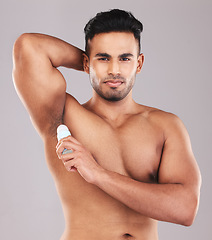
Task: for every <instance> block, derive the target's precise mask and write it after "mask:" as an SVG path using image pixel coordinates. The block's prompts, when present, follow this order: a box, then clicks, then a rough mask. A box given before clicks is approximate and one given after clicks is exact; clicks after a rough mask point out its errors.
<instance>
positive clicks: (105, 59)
mask: <svg viewBox="0 0 212 240" xmlns="http://www.w3.org/2000/svg"><path fill="white" fill-rule="evenodd" d="M98 61H105V62H106V61H109V58H106V57H101V58H98Z"/></svg>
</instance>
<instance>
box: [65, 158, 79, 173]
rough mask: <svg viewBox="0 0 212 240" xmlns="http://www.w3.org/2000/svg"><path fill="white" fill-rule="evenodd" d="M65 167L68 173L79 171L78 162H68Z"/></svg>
mask: <svg viewBox="0 0 212 240" xmlns="http://www.w3.org/2000/svg"><path fill="white" fill-rule="evenodd" d="M64 166H65V168H66V169H67V171H71V170H73V169H77V167H76V160H71V161H68V162H64Z"/></svg>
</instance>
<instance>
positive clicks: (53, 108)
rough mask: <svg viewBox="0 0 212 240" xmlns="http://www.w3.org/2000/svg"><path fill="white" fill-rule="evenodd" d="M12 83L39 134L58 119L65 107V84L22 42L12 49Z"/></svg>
mask: <svg viewBox="0 0 212 240" xmlns="http://www.w3.org/2000/svg"><path fill="white" fill-rule="evenodd" d="M13 79H14V84H15V87H16V90H17V92H18V95H19V96H20V98H21V100H22V102H23V104H24V105H25V107H26V109H27V111H28V112H29V114H30V116H31V118H32V120H33V123H34V124H35V125H36V128H37V129H38V131H39V133H41V134H43V133H45V131H47V128H49V127H50V125H51V121H52V119H58V117H59V116H60V115H61V117H62V113H63V108H64V104H65V90H66V83H65V80H64V78H63V76H62V74H61V73H60V72H59V71H58V70H57V69H56V68H54V67H53V66H52V64H51V62H50V60H49V58H48V57H46V56H44V53H43V52H39V49H36V47H32V46H30V43H29V41H27V39H22V40H21V41H20V40H19V42H17V43H16V44H15V46H14V68H13Z"/></svg>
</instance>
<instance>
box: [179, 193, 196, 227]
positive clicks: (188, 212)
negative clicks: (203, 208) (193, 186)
mask: <svg viewBox="0 0 212 240" xmlns="http://www.w3.org/2000/svg"><path fill="white" fill-rule="evenodd" d="M198 206H199V197H193V199H192V201H189V203H188V204H186V206H184V213H183V214H182V216H181V225H183V226H185V227H190V226H191V225H192V224H193V223H194V220H195V217H196V214H197V210H198Z"/></svg>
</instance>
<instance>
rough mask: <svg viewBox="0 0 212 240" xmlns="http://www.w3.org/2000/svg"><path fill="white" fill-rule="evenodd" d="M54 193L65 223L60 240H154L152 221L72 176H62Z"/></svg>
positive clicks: (155, 225)
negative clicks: (56, 194)
mask: <svg viewBox="0 0 212 240" xmlns="http://www.w3.org/2000/svg"><path fill="white" fill-rule="evenodd" d="M61 180H62V181H61ZM68 183H69V184H68ZM57 190H58V193H59V196H60V198H61V202H62V207H63V212H64V216H65V222H66V227H65V231H64V234H63V236H62V237H61V240H128V239H129V240H135V239H136V240H157V239H158V237H157V221H156V220H153V219H150V218H147V217H144V216H142V215H141V214H139V213H137V212H135V211H134V210H132V209H130V208H128V207H127V206H126V205H124V204H122V203H121V202H119V201H117V200H116V199H114V198H112V197H110V196H109V195H108V194H106V193H105V192H103V191H102V190H101V189H99V188H98V187H96V186H94V185H92V184H89V183H87V182H85V181H84V179H82V178H81V176H80V175H79V174H78V173H76V172H71V173H69V176H68V175H67V174H65V177H64V175H63V179H61V178H60V181H59V182H58V181H57Z"/></svg>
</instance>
